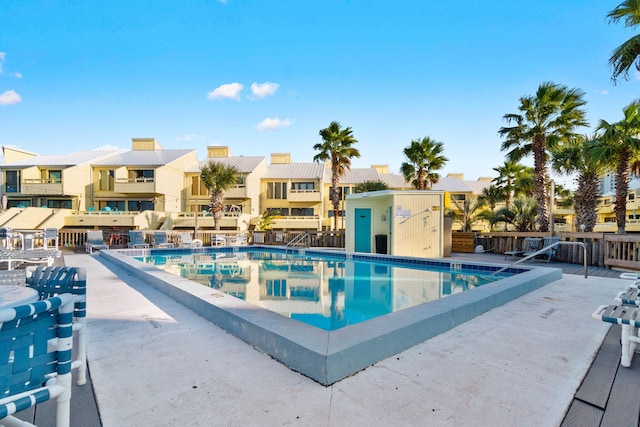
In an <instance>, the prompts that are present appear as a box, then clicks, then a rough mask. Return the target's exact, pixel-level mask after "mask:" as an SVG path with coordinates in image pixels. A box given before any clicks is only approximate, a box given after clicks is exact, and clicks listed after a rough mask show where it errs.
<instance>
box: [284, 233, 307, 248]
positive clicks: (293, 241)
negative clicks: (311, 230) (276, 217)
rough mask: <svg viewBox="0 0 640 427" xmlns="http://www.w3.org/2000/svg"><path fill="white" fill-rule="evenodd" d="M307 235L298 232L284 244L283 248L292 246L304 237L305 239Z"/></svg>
mask: <svg viewBox="0 0 640 427" xmlns="http://www.w3.org/2000/svg"><path fill="white" fill-rule="evenodd" d="M307 237H309V234H308V233H302V234H298V235H297V236H296V237H294V238H293V239H291V240H289V242H288V243H287V244H286V245H285V246H284V247H285V249H286V248H288V247H289V246H293V245H295V244H298V243H300V242H301V241H303V240H304V239H306V238H307Z"/></svg>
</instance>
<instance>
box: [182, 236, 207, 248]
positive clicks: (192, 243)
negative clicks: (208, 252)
mask: <svg viewBox="0 0 640 427" xmlns="http://www.w3.org/2000/svg"><path fill="white" fill-rule="evenodd" d="M180 247H181V248H201V247H202V240H200V239H194V238H193V237H191V233H180Z"/></svg>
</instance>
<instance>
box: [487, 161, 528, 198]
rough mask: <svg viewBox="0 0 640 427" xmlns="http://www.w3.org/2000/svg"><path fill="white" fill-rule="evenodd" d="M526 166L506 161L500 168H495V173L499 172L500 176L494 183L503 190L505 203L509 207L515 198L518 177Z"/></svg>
mask: <svg viewBox="0 0 640 427" xmlns="http://www.w3.org/2000/svg"><path fill="white" fill-rule="evenodd" d="M524 169H525V166H523V165H521V164H520V163H518V162H511V161H509V160H506V161H505V162H504V164H503V165H502V166H498V167H495V168H493V170H494V171H496V172H498V176H497V177H496V178H494V179H493V181H492V182H493V183H494V184H495V185H496V187H497V188H499V189H501V190H502V193H503V198H504V202H505V204H506V205H507V207H508V206H509V204H510V203H511V198H512V197H513V196H514V193H515V191H516V182H517V180H518V177H519V176H520V175H521V174H522V172H523V171H524Z"/></svg>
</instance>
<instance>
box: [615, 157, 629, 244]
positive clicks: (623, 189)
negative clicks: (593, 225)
mask: <svg viewBox="0 0 640 427" xmlns="http://www.w3.org/2000/svg"><path fill="white" fill-rule="evenodd" d="M630 158H631V153H630V152H629V149H627V148H623V149H621V150H620V155H619V156H618V164H617V166H616V178H615V179H616V206H615V212H616V223H617V225H618V232H617V234H626V232H627V231H626V230H625V227H626V223H627V191H628V188H629V159H630Z"/></svg>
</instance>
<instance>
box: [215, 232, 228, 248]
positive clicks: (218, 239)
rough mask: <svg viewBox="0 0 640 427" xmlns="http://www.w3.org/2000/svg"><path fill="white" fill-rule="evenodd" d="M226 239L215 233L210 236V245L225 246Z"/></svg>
mask: <svg viewBox="0 0 640 427" xmlns="http://www.w3.org/2000/svg"><path fill="white" fill-rule="evenodd" d="M226 244H227V240H226V239H225V237H224V236H223V235H222V234H215V235H213V236H211V246H225V245H226Z"/></svg>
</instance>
